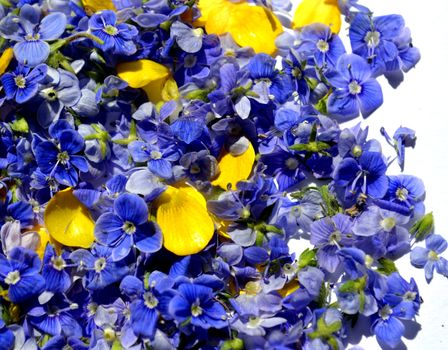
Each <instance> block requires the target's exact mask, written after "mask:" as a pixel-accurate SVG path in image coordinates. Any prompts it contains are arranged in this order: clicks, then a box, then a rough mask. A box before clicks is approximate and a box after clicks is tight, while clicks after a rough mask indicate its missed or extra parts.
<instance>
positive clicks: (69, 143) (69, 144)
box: [59, 130, 84, 155]
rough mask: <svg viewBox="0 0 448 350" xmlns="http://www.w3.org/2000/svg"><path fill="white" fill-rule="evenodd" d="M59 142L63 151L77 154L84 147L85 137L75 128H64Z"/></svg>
mask: <svg viewBox="0 0 448 350" xmlns="http://www.w3.org/2000/svg"><path fill="white" fill-rule="evenodd" d="M59 143H60V145H61V150H62V151H67V153H68V154H70V155H71V154H75V153H78V152H80V151H81V150H82V149H83V148H84V139H83V138H82V136H81V135H80V134H79V133H77V132H76V131H75V130H64V131H63V132H61V134H60V135H59Z"/></svg>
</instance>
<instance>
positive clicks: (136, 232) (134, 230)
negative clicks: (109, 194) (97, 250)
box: [95, 193, 162, 260]
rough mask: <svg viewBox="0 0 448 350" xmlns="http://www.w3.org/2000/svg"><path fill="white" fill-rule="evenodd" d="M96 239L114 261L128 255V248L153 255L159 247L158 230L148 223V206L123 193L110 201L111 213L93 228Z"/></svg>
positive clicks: (160, 242) (104, 216)
mask: <svg viewBox="0 0 448 350" xmlns="http://www.w3.org/2000/svg"><path fill="white" fill-rule="evenodd" d="M95 236H96V238H97V240H98V241H99V242H100V243H102V244H104V245H107V246H108V247H111V248H112V257H113V259H114V260H121V259H123V258H125V257H126V256H128V254H129V252H130V251H131V248H132V247H134V246H135V247H137V249H138V250H139V251H141V252H143V253H154V252H156V251H158V250H159V249H160V247H161V244H162V236H161V232H160V230H159V228H158V227H157V226H156V225H154V223H151V222H148V207H147V205H146V203H145V201H144V200H143V199H142V198H140V197H139V196H137V195H135V194H129V193H124V194H122V195H120V196H119V197H118V198H117V199H116V200H115V202H114V211H113V213H105V214H103V215H101V217H100V218H99V219H98V221H97V224H96V226H95Z"/></svg>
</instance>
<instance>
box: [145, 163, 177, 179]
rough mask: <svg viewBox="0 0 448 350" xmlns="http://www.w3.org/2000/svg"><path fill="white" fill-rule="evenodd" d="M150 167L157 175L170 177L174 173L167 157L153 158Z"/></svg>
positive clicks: (165, 177)
mask: <svg viewBox="0 0 448 350" xmlns="http://www.w3.org/2000/svg"><path fill="white" fill-rule="evenodd" d="M148 168H149V170H151V171H152V172H153V173H154V174H156V175H157V176H160V177H162V178H164V179H169V178H170V177H171V176H172V175H173V170H172V167H171V163H170V162H169V161H167V160H166V159H151V160H150V161H149V162H148Z"/></svg>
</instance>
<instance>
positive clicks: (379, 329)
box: [372, 305, 405, 348]
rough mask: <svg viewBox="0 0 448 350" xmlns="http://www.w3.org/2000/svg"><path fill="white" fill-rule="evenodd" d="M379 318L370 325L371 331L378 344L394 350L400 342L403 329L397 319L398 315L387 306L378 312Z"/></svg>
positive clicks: (401, 323)
mask: <svg viewBox="0 0 448 350" xmlns="http://www.w3.org/2000/svg"><path fill="white" fill-rule="evenodd" d="M378 314H379V318H377V319H376V321H374V322H373V324H372V330H373V333H374V334H375V336H376V338H377V340H378V343H379V344H380V345H382V346H384V345H387V346H389V347H391V348H395V347H396V346H397V345H398V344H399V343H400V341H401V337H402V336H403V334H404V331H405V327H404V325H403V322H401V320H400V319H399V318H398V317H400V316H399V314H397V312H396V311H395V309H393V308H392V307H391V306H389V305H385V306H383V307H382V308H381V309H380V311H379V313H378Z"/></svg>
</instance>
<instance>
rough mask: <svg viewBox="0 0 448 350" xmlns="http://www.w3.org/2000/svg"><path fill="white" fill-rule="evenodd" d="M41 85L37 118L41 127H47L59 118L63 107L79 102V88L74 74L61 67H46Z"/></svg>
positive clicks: (72, 105)
mask: <svg viewBox="0 0 448 350" xmlns="http://www.w3.org/2000/svg"><path fill="white" fill-rule="evenodd" d="M42 85H43V86H41V88H40V91H39V100H41V101H42V102H41V103H40V105H39V107H38V108H37V120H38V122H39V124H40V125H41V126H42V127H44V128H48V127H49V126H50V124H51V123H53V122H54V121H56V120H58V119H59V117H60V115H61V114H62V111H63V110H64V107H66V108H67V107H74V106H75V105H76V104H77V103H78V102H79V100H80V98H81V90H80V89H79V81H78V78H77V77H76V75H75V74H73V73H71V72H68V71H66V70H63V69H57V70H56V69H53V68H48V72H47V77H46V79H45V80H44V81H43V82H42Z"/></svg>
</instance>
